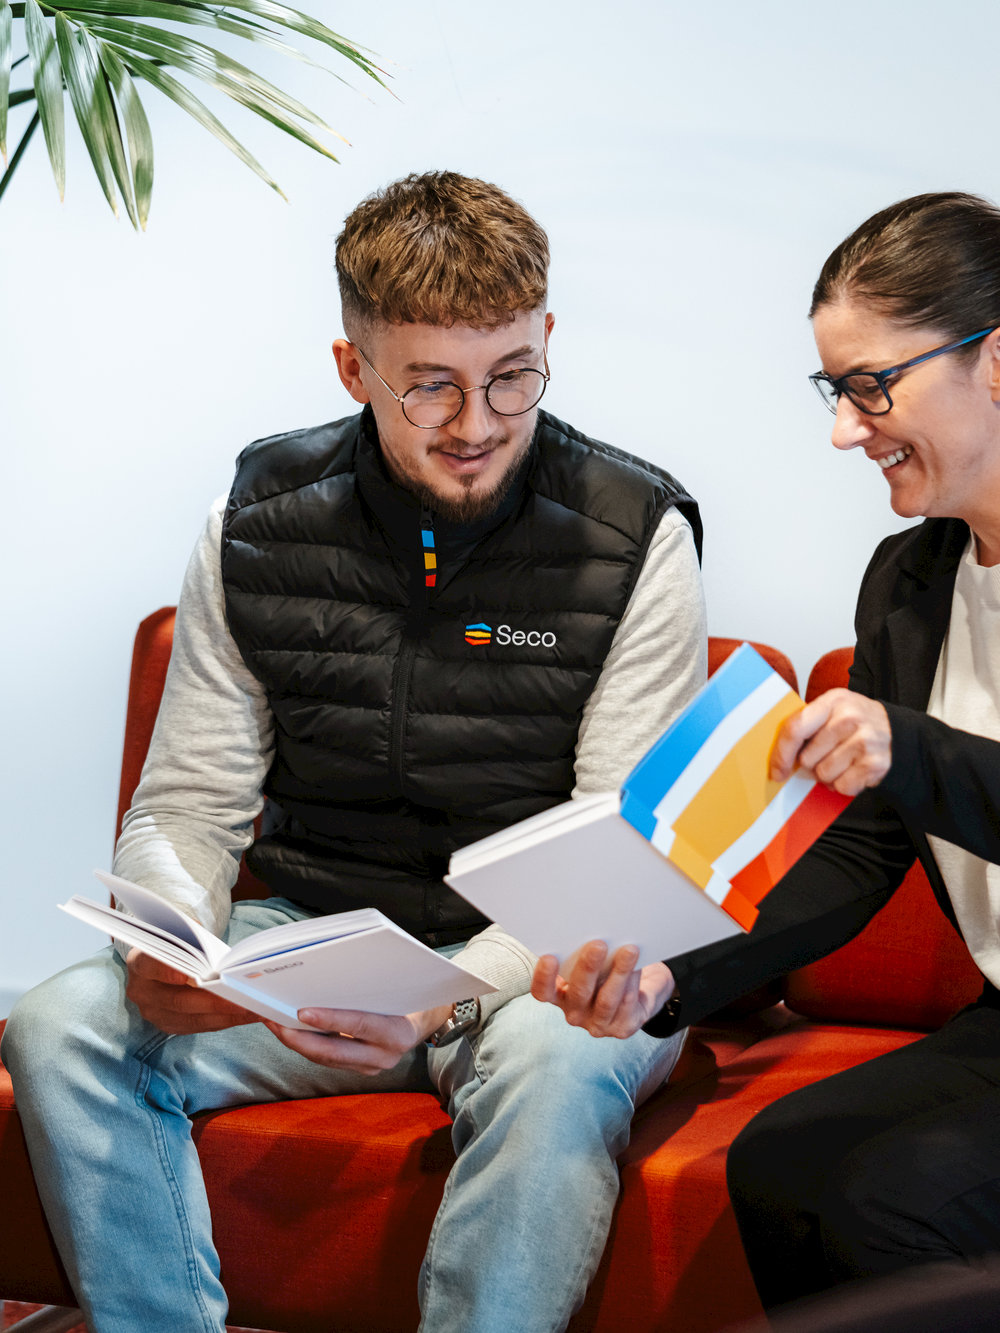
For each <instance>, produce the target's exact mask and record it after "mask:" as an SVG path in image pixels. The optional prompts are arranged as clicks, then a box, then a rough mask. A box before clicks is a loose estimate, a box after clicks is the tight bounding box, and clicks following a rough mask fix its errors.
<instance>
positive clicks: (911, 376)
mask: <svg viewBox="0 0 1000 1333" xmlns="http://www.w3.org/2000/svg"><path fill="white" fill-rule="evenodd" d="M969 332H970V333H971V332H975V330H971V329H970V330H969ZM813 333H814V335H815V338H816V346H817V348H818V349H819V354H820V359H821V361H822V363H823V369H824V370H825V371H826V373H827V374H828V375H831V376H833V377H838V376H840V375H846V374H849V373H851V372H853V371H873V370H885V369H887V368H888V367H890V366H896V365H899V363H900V362H902V361H908V360H909V359H910V358H911V357H914V356H920V355H921V354H922V353H924V352H929V351H930V350H931V349H932V348H934V347H940V346H942V345H943V344H945V343H948V342H953V341H954V335H949V334H948V333H946V332H944V331H942V330H941V329H936V328H911V327H909V326H907V325H904V324H900V323H897V322H896V321H894V320H891V319H888V318H886V316H885V315H882V314H879V313H878V312H877V311H876V310H875V309H873V308H872V307H871V306H870V305H868V304H866V303H865V302H864V301H862V300H859V299H854V300H852V299H850V298H844V299H841V300H838V301H835V302H832V303H831V304H829V305H824V306H820V308H819V309H818V310H817V312H816V314H815V315H814V316H813ZM998 347H1000V334H997V333H991V334H990V335H989V336H988V337H987V338H985V339H984V340H983V342H982V344H977V347H976V355H975V356H974V358H973V359H972V360H971V361H969V360H967V359H965V358H964V357H961V356H957V355H955V354H954V353H947V354H945V355H944V356H939V357H935V358H934V359H933V360H930V361H926V362H924V363H923V364H922V365H919V366H914V367H913V368H912V369H910V370H906V371H902V372H901V373H900V375H899V378H898V379H897V380H894V381H893V382H892V383H891V384H890V386H889V392H890V394H891V397H892V408H891V410H890V411H889V412H886V413H885V414H884V415H882V416H868V415H866V414H865V413H864V412H862V411H860V410H859V409H858V408H857V407H855V405H854V404H853V403H852V402H851V401H850V399H849V398H848V397H847V395H846V394H842V395H841V397H840V400H839V402H838V405H837V419H836V422H835V423H834V427H833V443H834V445H835V446H836V448H838V449H854V448H858V447H860V448H863V449H864V451H865V454H866V455H867V456H868V458H870V459H871V460H872V462H873V463H875V464H876V466H877V467H879V468H880V469H881V471H882V475H883V476H884V477H885V479H886V481H887V482H888V485H889V503H890V504H891V505H892V507H893V509H894V510H895V511H896V513H897V514H900V515H902V516H903V517H904V518H918V517H921V516H925V517H935V518H962V519H965V521H966V522H967V523H968V524H969V525H970V527H972V529H973V531H975V532H977V533H978V532H980V531H981V530H982V525H983V524H984V523H986V524H987V527H988V529H989V530H992V529H993V528H995V527H996V525H997V523H998V521H1000V350H998ZM987 520H988V521H987Z"/></svg>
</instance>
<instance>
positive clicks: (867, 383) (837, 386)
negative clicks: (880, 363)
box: [809, 328, 993, 417]
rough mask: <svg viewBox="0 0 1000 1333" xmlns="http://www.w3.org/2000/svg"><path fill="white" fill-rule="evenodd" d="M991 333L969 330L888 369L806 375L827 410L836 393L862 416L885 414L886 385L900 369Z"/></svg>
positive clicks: (837, 398)
mask: <svg viewBox="0 0 1000 1333" xmlns="http://www.w3.org/2000/svg"><path fill="white" fill-rule="evenodd" d="M992 332H993V329H992V328H989V329H982V330H981V331H980V332H979V333H970V334H969V336H968V337H967V338H959V340H958V342H953V343H948V344H946V346H944V347H935V348H934V349H933V350H932V351H930V352H924V353H923V355H922V356H913V357H911V358H910V360H909V361H901V362H900V363H899V365H898V366H890V367H889V369H888V370H863V371H855V372H854V373H853V374H851V375H841V376H839V377H838V378H837V379H834V377H833V376H832V375H827V374H826V373H825V372H824V371H822V370H818V371H817V372H816V374H815V375H810V376H809V379H810V381H811V382H812V383H813V384H814V385H815V386H816V392H817V393H818V394H819V396H820V398H821V399H822V400H823V402H824V403H825V405H826V406H827V407H828V408H829V409H830V411H831V412H836V410H837V403H838V402H839V401H840V395H841V394H846V395H847V397H848V398H849V399H850V400H851V402H852V403H853V404H854V406H855V407H856V408H857V409H858V411H859V412H864V413H865V415H866V416H869V417H881V416H885V414H886V412H889V411H891V409H892V399H891V398H890V396H889V384H890V382H891V381H892V380H894V379H895V378H896V376H897V375H899V374H901V373H902V372H903V371H904V370H912V368H913V367H914V366H919V365H922V364H923V362H924V361H930V360H932V358H934V357H935V356H944V354H945V353H946V352H954V351H957V350H958V348H959V347H965V346H966V345H967V344H968V343H974V342H978V340H979V339H980V338H985V337H986V336H987V334H989V333H992Z"/></svg>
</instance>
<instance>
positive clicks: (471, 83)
mask: <svg viewBox="0 0 1000 1333" xmlns="http://www.w3.org/2000/svg"><path fill="white" fill-rule="evenodd" d="M304 7H305V8H307V9H312V10H314V11H315V12H316V13H317V14H320V15H321V16H323V17H326V18H328V20H329V21H330V22H331V23H332V25H333V26H334V27H338V28H340V29H342V30H343V31H345V32H346V33H348V35H350V36H351V37H353V38H355V39H356V40H358V41H362V42H364V43H365V44H366V45H368V46H370V47H373V48H374V49H375V50H377V51H378V52H379V53H380V54H381V55H382V56H383V57H384V58H385V59H386V60H391V61H394V62H396V64H395V66H394V67H393V72H394V75H395V77H394V80H393V86H394V89H395V91H396V93H397V94H398V97H399V99H400V100H399V101H394V100H393V99H392V98H390V97H388V96H387V95H385V94H382V93H379V92H378V91H377V90H376V91H375V92H374V93H373V95H372V97H371V100H370V101H365V100H363V99H362V98H360V97H358V96H355V95H352V94H351V93H350V92H348V91H345V90H343V89H341V88H339V86H338V85H337V84H335V83H333V82H332V81H331V80H329V78H328V77H327V76H323V75H320V74H317V73H315V72H313V71H310V70H309V69H308V68H306V67H301V68H299V67H297V66H289V65H287V64H285V63H284V62H280V61H278V60H274V61H270V60H269V61H268V62H267V67H268V68H269V69H270V71H271V72H272V74H273V76H274V77H275V78H278V79H279V80H283V81H284V82H286V83H289V84H291V85H293V86H294V90H295V91H296V92H297V93H298V94H299V95H300V96H302V97H303V98H304V100H306V101H307V102H308V103H310V104H311V105H314V106H316V107H317V108H320V109H323V110H325V111H327V113H328V115H329V117H330V118H331V119H332V120H333V122H334V124H336V125H337V126H338V128H340V129H341V130H343V131H344V133H345V134H347V136H348V137H349V138H350V139H351V140H352V143H353V147H351V148H347V149H345V150H344V152H343V155H342V162H343V165H341V166H340V167H335V166H332V165H328V164H325V163H324V162H323V161H322V160H321V159H319V158H318V157H316V156H314V155H313V154H310V153H309V152H307V150H305V149H303V148H300V147H298V146H296V145H293V144H292V143H291V142H290V141H286V140H285V139H284V138H283V137H281V136H280V135H278V134H277V133H276V132H273V131H272V130H271V129H270V128H269V127H267V126H265V125H263V123H262V122H257V121H254V120H253V119H252V118H250V117H247V116H243V117H241V116H240V114H239V113H237V112H235V111H229V110H228V109H227V110H226V111H225V112H224V115H225V117H226V119H227V120H228V121H229V122H230V123H232V124H233V126H234V128H236V129H237V130H238V131H239V132H240V133H241V134H242V135H243V137H244V138H245V139H246V140H247V141H248V142H249V143H250V145H251V146H252V147H253V148H254V149H255V150H256V151H257V154H258V156H260V157H261V158H262V159H263V160H264V162H265V164H266V165H268V166H269V167H270V168H271V170H272V172H273V173H274V174H275V175H276V176H277V177H278V179H279V181H280V182H281V183H282V184H283V185H284V187H285V189H286V191H287V192H288V193H289V195H290V196H291V199H292V203H291V206H286V205H285V204H283V203H282V202H281V201H280V200H279V199H278V198H277V196H275V195H273V194H272V193H271V192H270V191H268V190H267V189H266V188H265V187H264V186H263V185H261V184H259V183H258V182H257V181H256V179H255V178H254V177H252V176H251V175H250V174H249V172H247V171H246V170H245V169H244V168H243V167H242V166H240V164H239V163H237V162H236V160H235V159H234V158H231V157H230V156H229V155H228V154H227V153H226V152H225V150H224V149H222V148H221V147H219V146H217V145H216V144H215V143H214V142H213V141H210V140H208V139H207V137H206V136H204V135H203V134H202V133H201V132H200V131H197V130H196V129H195V128H194V127H193V126H191V125H189V124H188V122H187V121H186V119H185V118H184V117H183V116H181V115H180V113H176V112H174V110H173V108H172V107H171V106H170V105H168V104H166V103H163V102H162V100H161V99H159V98H158V97H157V95H156V94H154V93H152V92H150V93H149V95H148V99H147V105H148V107H149V110H150V113H151V118H152V120H153V128H154V135H155V139H156V146H157V185H156V192H155V197H154V207H153V214H152V219H151V222H150V227H149V232H148V234H147V235H145V236H135V235H133V234H132V233H131V230H130V229H129V228H128V225H127V223H119V224H117V225H116V224H115V222H114V221H113V219H112V217H111V215H110V213H109V212H108V211H107V209H106V206H105V205H104V202H103V199H102V198H101V196H100V195H99V192H98V189H97V186H96V185H95V184H94V183H93V181H92V180H91V175H92V173H91V172H90V168H89V164H88V163H87V162H86V160H85V158H84V153H83V150H82V148H81V147H80V145H79V142H78V137H77V136H76V134H75V131H71V134H70V140H71V151H70V168H69V185H68V198H67V202H66V203H65V205H63V206H60V205H59V203H58V201H57V198H56V195H55V190H54V187H53V184H52V180H51V176H50V174H49V171H48V166H47V162H46V161H45V158H44V154H43V153H42V152H41V151H36V150H34V149H33V151H32V154H31V155H29V157H28V158H26V160H25V164H24V166H23V167H22V169H21V172H20V173H19V176H18V178H17V180H16V181H15V183H14V185H13V186H12V188H11V189H10V191H9V192H8V194H7V195H6V196H5V198H4V199H3V201H2V202H0V303H2V318H0V478H2V483H0V484H2V491H0V496H2V501H0V503H2V523H0V532H2V541H3V557H4V559H3V580H2V582H3V630H4V633H3V651H2V653H0V700H2V708H3V753H4V756H5V760H6V762H5V763H4V765H3V776H2V783H3V790H2V791H0V811H2V815H3V839H2V843H0V846H2V848H3V853H4V862H5V868H4V887H3V912H2V915H0V1013H2V1012H3V1011H4V1010H3V1003H4V1002H6V1001H7V1000H9V999H10V998H11V997H13V996H14V995H16V994H18V993H20V991H22V990H23V989H25V988H26V987H27V986H28V985H30V984H32V983H33V982H35V981H36V980H38V979H40V978H41V977H43V976H44V975H46V974H48V973H49V972H50V971H52V970H54V968H56V967H58V966H62V965H64V964H66V963H68V962H70V961H72V960H73V959H74V958H76V957H79V956H80V955H81V954H83V953H84V952H88V951H90V950H91V949H92V948H94V947H95V946H96V945H97V941H96V939H95V938H94V936H93V933H92V932H90V931H88V930H87V928H86V927H83V926H76V925H75V924H74V923H71V922H69V921H68V920H65V919H64V918H63V917H62V916H61V914H60V913H59V912H57V911H56V909H55V903H56V902H57V901H59V900H60V899H61V898H63V897H64V896H65V895H67V894H69V893H71V892H88V891H90V888H91V884H90V882H89V871H90V869H91V867H92V866H95V865H102V866H103V865H107V864H108V861H109V858H110V855H111V845H110V844H111V834H112V824H113V817H114V808H115V800H116V790H117V774H118V766H119V752H120V744H121V733H122V725H123V713H124V701H125V690H126V683H127V673H128V659H129V652H130V644H131V638H132V634H133V632H134V629H135V626H136V624H137V622H138V621H139V619H140V618H141V617H142V616H143V615H144V614H146V613H147V612H148V611H150V610H151V609H153V608H155V607H157V606H160V605H162V604H164V603H168V602H172V601H174V600H175V598H176V593H177V588H178V585H179V581H180V578H181V575H182V572H183V568H184V564H185V561H186V558H187V554H188V551H189V549H190V546H191V544H192V542H193V540H194V538H195V535H196V533H197V531H198V529H199V526H200V523H201V520H202V517H203V514H204V511H205V509H206V506H207V505H208V503H209V502H210V501H211V499H212V498H213V497H214V496H215V495H216V494H218V493H220V492H222V491H223V490H225V489H226V488H227V486H228V483H229V478H230V475H231V467H232V460H233V458H234V456H235V454H236V453H237V452H238V450H239V449H240V448H241V447H242V446H243V445H244V444H245V443H246V442H247V441H249V440H251V439H254V438H256V437H257V436H260V435H263V434H267V433H269V432H272V431H276V430H282V429H286V428H292V427H296V426H302V425H308V424H312V423H314V422H317V421H321V420H328V419H330V418H332V417H335V416H338V415H341V414H342V413H344V412H345V411H347V410H349V408H350V404H349V401H348V400H347V399H346V396H345V394H344V393H343V392H342V391H341V389H340V388H339V386H338V384H337V383H336V381H335V375H334V367H333V363H332V359H331V358H330V356H329V354H328V347H329V343H330V340H331V338H332V337H334V336H335V335H336V334H337V333H338V332H339V325H338V307H337V300H336V292H335V283H334V279H333V272H332V250H333V239H334V237H335V236H336V234H337V231H338V230H339V226H340V223H341V221H342V219H343V217H344V215H345V213H346V212H348V211H349V209H350V208H351V207H352V206H353V204H354V203H356V202H357V200H358V199H360V198H361V196H362V195H364V194H366V193H367V192H368V191H369V190H371V189H373V188H375V187H376V186H377V185H379V184H381V183H384V182H385V181H387V180H389V179H392V178H393V177H395V176H398V175H401V174H404V173H405V172H407V171H411V170H424V169H429V168H435V167H450V168H455V169H458V170H460V171H465V172H467V173H470V174H476V175H481V176H484V177H486V178H487V179H491V180H495V181H498V182H499V183H500V184H502V185H504V186H505V187H506V188H507V189H508V190H510V191H511V193H513V194H514V195H516V196H517V197H519V198H520V199H522V200H523V201H524V202H525V203H526V204H527V206H528V207H529V208H530V209H531V210H532V211H533V212H534V213H535V215H536V216H537V217H538V218H539V220H540V221H541V222H542V223H543V224H544V225H545V226H546V227H547V228H548V230H549V233H550V237H551V240H552V244H553V253H554V263H553V270H552V302H551V304H552V308H553V310H554V311H555V312H556V315H557V326H556V332H555V335H554V339H553V343H552V349H551V363H552V370H553V381H552V384H551V386H550V390H549V394H548V396H547V398H546V406H547V407H549V408H551V409H552V410H553V411H555V412H557V413H558V414H560V415H562V416H564V417H566V418H568V419H569V420H570V421H572V422H574V423H575V424H576V425H578V426H580V427H581V428H582V429H584V430H587V431H589V432H590V433H591V434H594V435H597V436H599V437H603V438H606V439H609V440H611V441H612V442H614V443H616V444H620V445H622V446H624V447H626V448H629V449H632V450H634V451H635V452H638V453H641V454H644V455H646V456H648V457H649V458H651V459H654V460H655V461H657V462H659V463H661V464H664V465H666V466H667V467H669V468H670V469H671V470H672V471H674V472H676V474H677V475H678V476H679V477H680V478H682V479H683V480H684V482H685V483H686V484H687V485H688V487H689V488H690V489H691V490H692V491H693V492H694V494H695V495H696V496H697V497H698V498H699V499H700V501H701V503H702V507H703V512H704V518H705V524H706V548H705V566H704V567H705V581H706V586H707V592H708V599H709V611H710V628H711V630H712V632H714V633H718V634H731V635H743V636H747V637H753V638H758V639H764V640H766V641H769V642H772V643H774V644H777V645H779V646H781V647H783V648H784V649H785V650H786V651H787V652H788V653H789V654H790V655H791V656H792V658H793V660H794V662H795V665H796V667H797V668H798V670H799V672H800V675H801V676H802V677H803V678H804V676H805V674H806V673H807V672H808V669H809V667H810V666H811V664H812V663H813V662H814V661H815V659H816V658H817V657H818V656H819V654H820V653H821V652H823V651H824V650H825V649H826V648H828V647H831V646H834V645H836V644H841V643H846V642H849V641H850V639H851V616H852V610H853V600H854V594H855V591H856V588H857V584H858V580H859V577H860V574H861V572H862V570H863V568H864V565H865V562H866V561H867V558H868V556H869V554H870V552H871V550H872V548H873V546H874V545H875V542H876V540H877V539H878V538H879V537H880V536H881V535H883V534H884V533H885V532H887V531H889V530H891V529H893V528H894V527H896V526H898V524H897V522H896V520H894V518H893V516H892V514H891V513H890V511H889V509H888V504H887V500H886V485H885V482H884V481H883V480H882V479H881V478H880V477H879V476H878V474H877V472H876V470H875V469H874V467H873V466H872V465H870V464H867V463H866V461H865V459H864V458H863V457H860V456H854V455H850V456H847V457H841V456H839V455H836V454H835V453H834V451H833V450H832V449H831V448H830V447H829V444H828V431H829V425H830V419H829V418H828V417H827V416H826V414H825V413H824V412H823V409H822V407H821V406H820V405H819V403H818V400H816V399H815V398H814V396H813V391H812V389H811V388H810V386H809V385H808V384H807V383H806V380H805V375H806V374H807V373H808V372H809V371H811V370H813V369H815V368H816V355H815V351H814V349H813V346H812V342H811V338H810V333H809V327H808V323H807V320H806V317H805V311H806V307H807V305H808V300H809V293H810V289H811V285H812V282H813V281H814V279H815V276H816V273H817V272H818V269H819V265H820V263H821V262H822V260H823V259H824V258H825V256H826V254H827V253H828V252H829V250H830V249H831V248H832V247H833V246H834V245H835V244H836V243H837V242H838V241H839V240H840V239H841V238H842V236H844V235H845V234H846V233H847V231H849V230H850V229H851V228H852V227H853V226H854V225H856V224H857V223H858V222H860V221H861V220H862V218H864V217H866V216H867V215H868V214H869V213H871V212H873V211H874V210H875V209H877V208H879V207H882V206H883V205H885V204H887V203H889V202H890V201H892V200H894V199H897V198H900V197H902V196H904V195H908V194H912V193H916V192H918V191H922V190H934V189H949V188H961V189H968V190H973V191H976V192H980V193H984V194H987V195H990V196H992V197H998V196H1000V166H998V165H997V153H996V143H995V136H994V134H993V128H994V124H995V101H996V89H997V73H996V50H997V47H998V42H1000V7H998V6H997V4H996V3H995V0H957V3H953V4H951V5H949V6H942V5H940V4H939V3H937V2H936V0H935V3H931V2H930V0H841V3H839V4H838V5H837V6H836V7H833V8H831V7H830V6H827V5H818V4H811V3H805V2H804V0H757V2H756V3H754V4H747V3H746V2H745V0H715V3H703V4H698V5H693V6H691V5H686V4H684V5H682V4H679V3H674V2H673V0H646V2H645V3H643V0H619V2H618V3H617V4H615V5H613V6H609V5H607V4H597V3H594V2H593V0H572V2H571V0H549V2H548V3H545V2H544V0H542V3H538V2H537V0H536V3H525V2H524V0H509V2H508V3H507V4H506V5H504V6H503V7H496V6H485V5H475V4H469V3H468V0H463V2H461V3H460V2H459V0H425V3H424V4H422V5H419V6H415V5H412V4H403V3H401V0H384V2H383V3H381V4H379V5H372V6H365V7H354V8H349V7H347V6H335V5H332V4H329V3H321V0H312V2H311V4H305V0H304ZM250 59H251V63H253V62H254V60H256V61H257V62H258V63H259V62H260V60H261V57H260V56H254V55H253V53H251V56H250ZM15 81H16V80H15ZM12 120H13V122H14V123H13V126H12V129H13V134H12V142H14V141H16V137H17V130H18V128H19V126H21V125H23V123H24V120H25V117H24V115H23V113H20V112H18V113H14V114H13V115H12ZM248 122H249V123H248ZM38 148H39V150H40V144H39V145H38Z"/></svg>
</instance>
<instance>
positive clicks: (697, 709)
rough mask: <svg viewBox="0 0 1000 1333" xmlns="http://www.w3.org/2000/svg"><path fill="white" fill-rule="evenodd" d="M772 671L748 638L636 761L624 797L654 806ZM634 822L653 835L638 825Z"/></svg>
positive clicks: (625, 787)
mask: <svg viewBox="0 0 1000 1333" xmlns="http://www.w3.org/2000/svg"><path fill="white" fill-rule="evenodd" d="M771 674H772V670H771V667H770V666H768V664H767V663H766V662H765V661H764V659H763V658H762V657H761V656H760V654H759V653H757V652H755V651H754V650H753V648H751V647H750V645H749V644H748V643H744V644H741V645H740V647H739V648H737V649H736V651H735V652H734V653H733V654H732V655H731V656H730V657H728V658H727V659H726V661H725V662H723V664H722V666H721V667H720V668H719V669H718V671H717V672H716V673H715V675H714V676H713V677H712V678H711V680H710V681H709V682H708V684H707V685H706V686H705V688H704V690H703V691H702V692H701V693H700V694H699V695H698V697H697V698H696V699H693V700H692V701H691V703H690V704H689V705H688V706H687V708H686V709H685V710H684V711H683V712H682V713H681V715H680V717H678V718H677V719H676V721H675V722H674V723H673V724H672V725H671V726H670V727H668V728H667V730H666V731H665V732H664V733H663V735H662V736H661V737H660V739H659V740H658V741H657V742H656V744H655V745H654V746H653V748H652V749H651V750H650V751H649V752H648V753H647V754H646V755H645V756H644V757H643V758H642V759H641V760H640V761H639V763H638V764H636V766H635V768H633V770H632V772H631V773H630V774H629V775H628V777H627V778H626V779H625V782H624V783H623V784H622V793H623V797H624V796H627V795H631V796H632V797H634V799H635V800H636V801H637V802H638V803H639V804H640V805H641V806H644V807H645V808H646V809H647V810H655V809H656V807H657V805H658V804H659V803H660V801H661V800H662V799H663V797H664V795H665V794H666V793H667V792H668V791H669V790H670V788H671V786H673V784H674V782H676V780H677V778H678V777H679V776H680V774H681V773H682V772H683V771H684V769H685V768H687V766H688V764H689V763H690V762H691V760H692V759H693V758H694V756H695V755H696V754H697V753H698V751H699V750H700V749H701V747H702V745H704V743H705V741H706V740H707V739H708V737H709V736H710V735H711V734H712V732H713V731H714V730H715V728H716V727H717V726H718V725H719V723H720V722H721V721H722V719H723V718H724V717H725V716H726V714H727V713H730V712H732V710H733V709H734V708H735V707H736V705H737V704H739V703H742V701H743V700H744V699H745V698H746V697H747V696H748V695H750V694H752V693H753V691H754V690H755V689H756V688H757V686H758V685H760V684H761V683H762V682H763V681H765V680H766V679H767V678H768V676H770V675H771ZM629 823H630V824H631V823H633V820H631V819H630V820H629ZM635 827H636V828H639V831H640V832H641V833H644V835H645V836H646V837H648V836H649V834H646V833H645V830H644V829H642V828H640V827H639V824H635Z"/></svg>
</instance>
